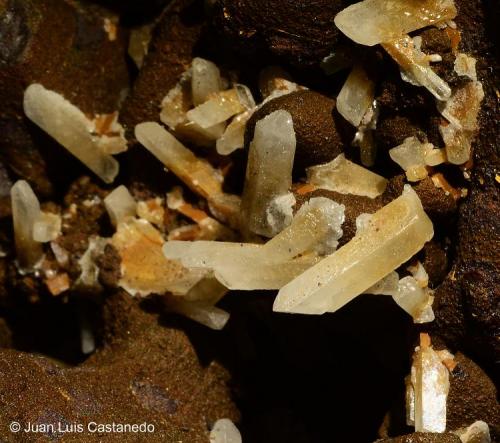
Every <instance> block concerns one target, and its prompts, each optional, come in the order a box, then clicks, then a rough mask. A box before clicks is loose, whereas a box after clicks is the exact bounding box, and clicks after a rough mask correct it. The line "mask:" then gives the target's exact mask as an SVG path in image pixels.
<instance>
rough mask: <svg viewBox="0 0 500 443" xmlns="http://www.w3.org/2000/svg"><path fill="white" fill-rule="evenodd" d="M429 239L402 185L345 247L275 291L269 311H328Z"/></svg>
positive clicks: (424, 220)
mask: <svg viewBox="0 0 500 443" xmlns="http://www.w3.org/2000/svg"><path fill="white" fill-rule="evenodd" d="M432 236H433V228H432V223H431V221H430V220H429V218H428V217H427V215H426V214H425V212H424V211H423V209H422V204H421V202H420V200H419V198H418V196H417V195H416V193H415V191H413V190H412V189H411V188H410V187H406V188H405V191H404V193H403V195H402V196H401V197H399V198H397V199H396V200H394V201H392V202H391V203H389V204H388V205H386V206H384V207H383V208H382V209H380V210H379V211H377V212H376V213H375V214H374V215H373V217H372V218H371V219H370V221H369V226H367V227H366V228H365V229H363V230H362V231H361V232H359V233H358V234H357V235H356V236H355V237H354V238H353V239H352V240H351V241H350V242H349V243H347V244H346V245H344V246H343V247H342V248H340V249H339V250H337V251H336V252H334V253H333V254H332V255H330V256H328V257H327V258H324V259H323V260H321V261H320V262H319V263H318V264H317V265H315V266H313V267H312V268H311V269H309V270H308V271H306V272H304V273H303V274H302V275H300V276H299V277H297V278H296V279H295V280H293V281H292V282H290V283H289V284H287V285H286V286H285V287H283V288H281V290H280V292H279V294H278V297H277V298H276V300H275V302H274V306H273V310H274V311H278V312H295V313H304V314H323V313H325V312H327V311H330V312H334V311H336V310H337V309H339V308H341V307H342V306H344V305H345V304H346V303H348V302H349V301H351V300H352V299H353V298H354V297H356V296H358V295H359V294H361V293H362V292H364V291H365V290H366V289H368V288H369V287H371V286H373V285H374V284H375V283H377V282H378V281H379V280H381V279H382V278H383V277H384V276H386V275H387V274H389V273H390V272H391V271H393V270H394V269H396V268H397V267H398V266H400V265H401V264H402V263H404V262H405V261H407V260H408V259H409V258H411V257H412V256H413V255H414V254H415V253H417V252H418V251H419V250H420V249H422V247H423V246H424V244H425V243H426V242H427V241H429V240H430V239H431V238H432Z"/></svg>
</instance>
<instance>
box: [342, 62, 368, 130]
mask: <svg viewBox="0 0 500 443" xmlns="http://www.w3.org/2000/svg"><path fill="white" fill-rule="evenodd" d="M374 90H375V84H374V82H373V80H371V79H370V78H369V77H368V74H367V73H366V72H365V70H364V69H363V68H362V66H360V65H356V66H354V68H353V69H352V71H351V73H350V74H349V76H348V77H347V80H346V81H345V83H344V86H342V89H341V90H340V92H339V95H338V96H337V110H338V111H339V113H340V115H342V117H344V118H345V119H346V120H347V121H348V122H350V123H351V124H352V125H353V126H356V127H358V126H359V125H360V124H361V120H362V119H363V116H364V115H365V114H366V112H367V111H368V110H369V109H370V106H372V103H373V100H374V98H375V97H374V94H375V91H374Z"/></svg>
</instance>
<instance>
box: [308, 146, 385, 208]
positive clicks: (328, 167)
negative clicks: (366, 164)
mask: <svg viewBox="0 0 500 443" xmlns="http://www.w3.org/2000/svg"><path fill="white" fill-rule="evenodd" d="M306 172H307V180H308V182H309V183H311V184H312V185H314V186H317V187H319V188H323V189H329V190H330V191H335V192H339V193H340V194H353V195H362V196H365V197H370V198H375V197H377V196H379V195H381V194H383V193H384V191H385V188H386V186H387V180H386V179H385V178H384V177H382V176H380V175H378V174H375V173H374V172H371V171H370V170H368V169H366V168H363V167H362V166H359V165H357V164H356V163H353V162H351V161H349V160H347V159H346V158H345V155H344V154H340V155H339V156H338V157H337V158H335V159H334V160H332V161H331V162H330V163H326V164H324V165H318V166H311V167H310V168H308V169H307V170H306Z"/></svg>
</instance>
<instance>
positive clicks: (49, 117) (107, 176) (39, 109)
mask: <svg viewBox="0 0 500 443" xmlns="http://www.w3.org/2000/svg"><path fill="white" fill-rule="evenodd" d="M24 112H25V114H26V115H27V117H28V118H29V119H30V120H31V121H32V122H33V123H35V124H36V125H38V126H39V127H40V128H41V129H43V130H44V131H45V132H46V133H47V134H49V135H50V136H51V137H53V138H54V139H55V140H56V141H57V142H59V143H60V144H61V145H62V146H64V147H65V148H66V149H67V150H68V151H69V152H71V154H73V155H74V156H75V157H76V158H77V159H78V160H80V161H81V162H82V163H84V164H85V165H86V166H87V167H88V168H89V169H90V170H91V171H93V172H94V173H95V174H96V175H97V176H99V177H100V178H101V179H102V180H103V181H104V182H106V183H111V182H112V181H113V180H114V179H115V177H116V176H117V174H118V169H119V165H118V162H117V161H116V160H115V159H114V158H113V157H111V155H108V154H105V153H104V152H103V151H102V150H101V149H100V148H99V143H98V141H97V140H96V139H95V138H94V137H93V136H92V134H91V130H92V127H93V124H92V122H91V121H90V120H89V119H88V118H87V117H86V116H85V114H84V113H83V112H82V111H80V110H79V109H78V108H77V107H76V106H74V105H72V104H71V103H70V102H69V101H68V100H66V99H65V98H64V97H63V96H61V95H60V94H58V93H56V92H53V91H49V90H47V89H45V88H44V87H43V86H42V85H40V84H32V85H30V86H29V87H28V88H27V89H26V91H25V93H24Z"/></svg>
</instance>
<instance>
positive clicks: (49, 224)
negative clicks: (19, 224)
mask: <svg viewBox="0 0 500 443" xmlns="http://www.w3.org/2000/svg"><path fill="white" fill-rule="evenodd" d="M60 233H61V216H60V215H58V214H52V213H50V212H43V211H40V214H39V216H38V218H37V220H36V221H35V223H34V225H33V240H35V241H37V242H41V243H46V242H49V241H52V240H55V239H56V238H57V237H58V236H59V234H60Z"/></svg>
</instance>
